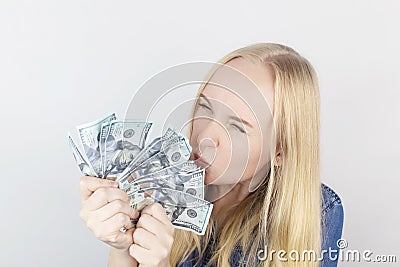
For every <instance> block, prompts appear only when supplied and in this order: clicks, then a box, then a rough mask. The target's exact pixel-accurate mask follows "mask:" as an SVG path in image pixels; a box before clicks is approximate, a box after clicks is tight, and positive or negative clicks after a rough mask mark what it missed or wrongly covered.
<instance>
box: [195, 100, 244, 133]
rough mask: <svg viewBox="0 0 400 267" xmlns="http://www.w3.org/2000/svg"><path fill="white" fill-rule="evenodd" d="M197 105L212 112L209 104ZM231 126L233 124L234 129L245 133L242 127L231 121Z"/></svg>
mask: <svg viewBox="0 0 400 267" xmlns="http://www.w3.org/2000/svg"><path fill="white" fill-rule="evenodd" d="M198 106H199V107H201V108H204V109H207V110H209V111H211V112H212V109H211V108H210V107H209V106H207V105H206V104H203V103H199V104H198ZM231 126H233V127H234V128H235V129H236V130H238V131H239V132H241V133H246V131H245V130H243V129H242V128H241V127H240V126H238V125H237V124H234V123H231Z"/></svg>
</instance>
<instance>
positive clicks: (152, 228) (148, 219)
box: [136, 213, 168, 236]
mask: <svg viewBox="0 0 400 267" xmlns="http://www.w3.org/2000/svg"><path fill="white" fill-rule="evenodd" d="M136 228H143V229H145V230H147V231H149V232H150V233H152V234H153V235H156V236H163V235H164V234H165V232H166V229H165V228H166V226H165V224H164V223H162V222H160V221H159V220H157V219H156V218H155V217H153V216H151V215H149V214H148V213H144V214H143V213H142V214H141V215H140V218H139V221H138V223H137V224H136ZM167 231H168V230H167Z"/></svg>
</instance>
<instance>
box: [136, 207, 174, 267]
mask: <svg viewBox="0 0 400 267" xmlns="http://www.w3.org/2000/svg"><path fill="white" fill-rule="evenodd" d="M173 242H174V227H173V225H172V223H171V221H170V220H169V218H168V216H167V214H166V212H165V209H164V208H163V207H162V206H161V205H160V204H159V203H154V204H152V205H149V206H147V207H145V208H144V209H143V210H142V212H141V216H140V218H139V221H138V223H137V225H136V229H135V230H134V232H133V244H132V245H131V246H130V248H129V253H130V255H131V256H132V257H133V258H135V259H136V260H137V261H138V262H139V264H140V266H143V267H153V266H154V267H155V266H157V267H164V266H166V267H168V266H170V264H169V256H170V253H171V248H172V243H173Z"/></svg>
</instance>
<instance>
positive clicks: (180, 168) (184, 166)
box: [119, 161, 199, 190]
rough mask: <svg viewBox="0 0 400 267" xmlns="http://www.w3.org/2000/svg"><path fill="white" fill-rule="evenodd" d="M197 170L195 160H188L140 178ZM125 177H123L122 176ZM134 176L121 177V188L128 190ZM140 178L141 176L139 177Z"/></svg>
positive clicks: (153, 177) (152, 177)
mask: <svg viewBox="0 0 400 267" xmlns="http://www.w3.org/2000/svg"><path fill="white" fill-rule="evenodd" d="M196 170H199V167H198V166H197V165H196V164H195V163H194V161H186V162H183V163H180V164H176V165H174V166H169V167H167V168H164V169H161V170H158V171H155V172H152V173H150V174H147V175H142V176H140V179H142V178H143V179H145V178H150V179H155V177H160V176H168V175H176V174H178V173H191V172H194V171H196ZM121 178H123V177H121ZM133 178H134V177H133V176H129V177H128V179H119V181H120V184H119V188H120V189H123V190H126V189H127V188H128V187H130V186H131V183H133V182H134V181H135V180H134V179H133ZM137 179H139V178H137Z"/></svg>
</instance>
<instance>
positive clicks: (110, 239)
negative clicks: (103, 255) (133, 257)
mask: <svg viewBox="0 0 400 267" xmlns="http://www.w3.org/2000/svg"><path fill="white" fill-rule="evenodd" d="M109 242H111V243H117V236H116V235H112V236H110V238H109Z"/></svg>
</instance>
